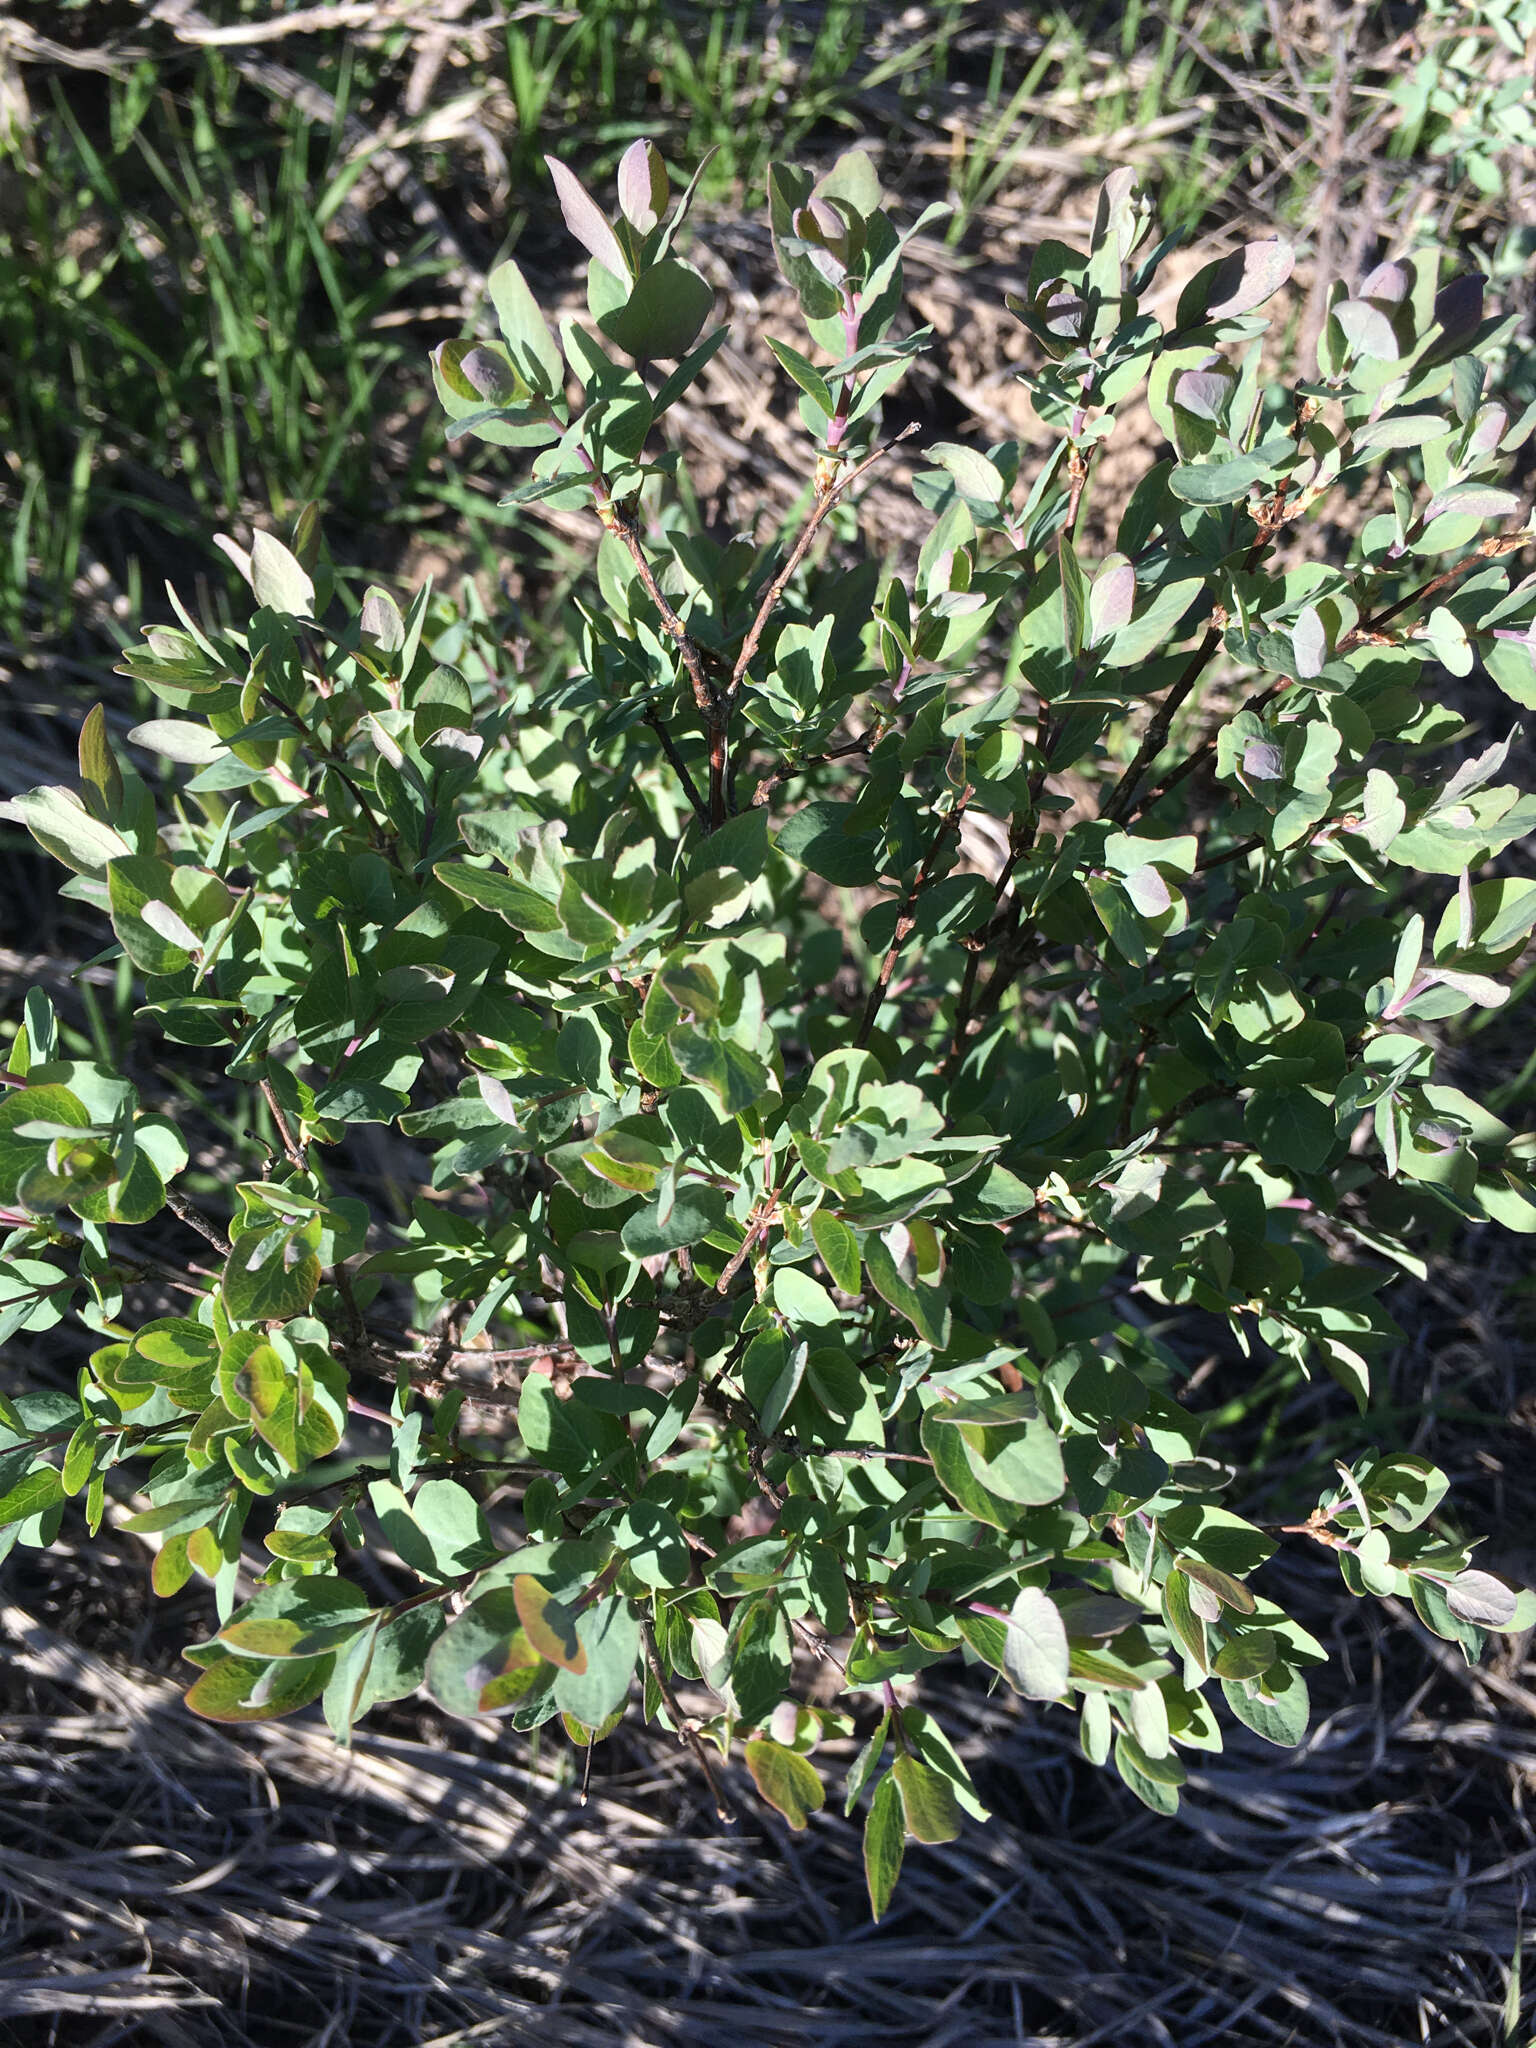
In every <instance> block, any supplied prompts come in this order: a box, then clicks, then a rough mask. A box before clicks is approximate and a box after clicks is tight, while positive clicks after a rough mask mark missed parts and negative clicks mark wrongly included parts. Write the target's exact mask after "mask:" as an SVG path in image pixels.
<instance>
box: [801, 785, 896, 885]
mask: <svg viewBox="0 0 1536 2048" xmlns="http://www.w3.org/2000/svg"><path fill="white" fill-rule="evenodd" d="M855 816H856V811H855V806H854V805H852V804H840V803H831V802H820V803H812V804H807V805H806V806H805V808H804V809H803V810H799V811H796V813H795V815H794V816H793V817H792V818H789V819H787V820H786V821H785V823H784V824H783V825H781V826H780V827H779V835H778V848H779V851H780V853H783V854H787V855H788V857H789V858H790V859H791V860H793V861H798V862H799V864H800V865H801V867H805V868H809V869H810V871H811V873H812V874H813V875H820V876H821V877H822V879H823V880H824V881H828V882H840V883H842V884H843V885H844V886H845V887H848V888H859V887H863V886H866V885H867V884H869V883H871V882H873V881H874V880H875V877H876V874H877V871H878V869H877V862H878V856H879V851H880V841H879V838H878V836H877V835H876V834H875V833H873V832H870V831H867V830H861V829H858V828H857V827H856V826H855V824H854V820H855ZM860 823H862V819H861V820H860Z"/></svg>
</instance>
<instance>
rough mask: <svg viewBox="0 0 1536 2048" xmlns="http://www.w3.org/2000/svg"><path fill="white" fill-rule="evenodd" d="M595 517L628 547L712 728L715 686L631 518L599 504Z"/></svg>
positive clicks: (695, 699)
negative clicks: (664, 590) (657, 577)
mask: <svg viewBox="0 0 1536 2048" xmlns="http://www.w3.org/2000/svg"><path fill="white" fill-rule="evenodd" d="M598 517H599V518H600V519H601V520H602V522H603V524H604V526H606V527H607V529H608V531H609V532H610V533H614V534H617V535H618V537H619V539H620V540H621V541H622V542H623V543H624V545H625V547H626V548H628V550H629V554H630V559H631V561H633V563H634V565H635V567H636V569H638V570H639V572H640V581H641V582H642V583H643V584H644V586H645V594H646V596H647V597H648V598H649V599H650V600H651V603H652V604H653V605H655V607H656V610H657V612H658V613H659V614H660V617H661V623H662V624H663V626H665V627H666V629H667V632H668V633H669V634H670V635H671V637H672V641H673V644H674V645H675V647H676V648H677V651H678V654H679V655H680V656H681V658H682V663H683V667H684V668H685V669H686V670H687V672H688V681H689V683H690V685H691V686H692V689H693V701H694V703H695V705H696V706H697V707H698V712H699V716H700V717H701V718H702V719H703V720H704V722H705V725H706V727H709V728H710V729H713V723H714V718H715V686H714V684H713V683H712V682H711V681H710V680H709V677H708V676H707V675H705V673H704V660H703V656H702V655H701V654H700V653H699V645H698V642H697V641H696V640H695V639H694V637H693V635H692V634H691V633H690V632H689V630H688V628H687V627H686V626H685V625H684V623H683V621H682V620H681V618H679V616H678V614H677V612H676V610H675V609H674V607H673V605H672V602H671V600H670V599H669V598H668V597H667V596H665V594H664V593H663V591H662V588H661V585H660V584H659V583H658V582H657V581H656V572H655V570H654V569H653V568H652V567H651V565H650V562H649V560H648V559H647V556H646V552H645V548H644V545H643V543H642V542H641V539H640V529H639V527H638V526H637V525H636V524H635V521H634V519H633V518H632V517H631V515H630V514H629V513H627V512H624V511H621V510H620V508H619V507H618V506H617V505H611V504H610V505H608V506H607V508H606V510H605V508H604V505H603V503H602V502H599V505H598Z"/></svg>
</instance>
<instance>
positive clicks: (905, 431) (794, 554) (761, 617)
mask: <svg viewBox="0 0 1536 2048" xmlns="http://www.w3.org/2000/svg"><path fill="white" fill-rule="evenodd" d="M917 431H918V428H917V425H916V423H915V422H914V424H913V425H912V426H910V427H903V428H902V430H901V432H900V433H899V434H897V435H896V436H895V438H894V439H893V440H890V441H887V442H886V443H885V445H884V447H882V448H876V449H873V450H872V451H871V452H870V453H869V454H868V455H866V456H865V457H864V460H863V461H862V462H856V463H855V464H854V466H853V468H852V469H850V470H846V471H845V472H844V473H843V474H842V475H841V476H839V477H836V478H834V479H832V480H830V481H829V482H828V484H827V486H826V488H825V489H824V490H821V491H819V492H818V493H817V497H816V502H815V504H814V505H813V506H812V507H811V509H810V512H809V513H808V514H807V516H806V521H805V524H804V526H802V527H801V529H800V536H799V538H798V539H797V540H796V542H795V544H794V546H793V547H792V548H791V549H790V551H789V557H788V560H787V561H786V562H785V564H784V566H783V568H782V569H780V571H779V573H778V575H777V576H775V577H774V579H773V581H772V582H771V583H770V584H769V586H768V588H767V591H766V592H765V593H764V596H763V601H762V603H761V604H760V605H759V606H758V608H757V616H756V617H755V618H754V619H753V621H752V623H751V625H750V626H749V627H748V628H747V637H746V638H745V639H744V640H743V641H742V643H741V652H740V653H739V654H738V655H737V657H736V665H735V667H734V668H733V669H732V670H731V680H730V683H729V684H728V685H727V688H726V693H725V694H726V699H727V702H732V701H734V699H735V696H736V693H737V691H738V690H739V689H740V688H741V686H742V683H743V682H744V681H745V680H746V674H747V670H748V669H749V668H750V667H751V665H752V657H753V655H754V654H756V652H757V650H758V646H759V644H760V642H761V640H762V637H763V634H764V633H765V631H766V630H767V627H768V621H769V620H770V619H771V618H772V617H773V614H774V611H775V609H776V608H777V606H778V602H779V599H780V598H781V597H782V596H783V595H784V592H785V591H786V590H787V589H788V588H789V583H790V579H791V577H792V576H793V575H794V573H795V571H796V570H797V569H798V568H799V566H800V564H801V563H802V562H803V561H804V560H805V557H806V554H807V552H808V550H809V548H810V545H811V542H812V541H813V540H814V539H815V538H816V535H817V532H818V530H819V529H820V526H821V522H822V521H823V520H824V519H825V518H826V516H827V514H828V513H829V512H830V511H831V510H832V507H833V506H834V505H835V504H836V503H837V502H838V500H839V499H840V498H841V497H842V496H843V494H844V492H845V491H848V490H850V489H851V488H852V487H853V485H854V484H856V483H857V482H858V480H859V478H860V477H861V476H863V475H865V473H866V472H867V471H869V470H871V469H873V468H874V466H875V464H876V463H877V462H883V461H884V459H885V457H886V456H887V455H889V454H890V452H891V450H892V449H893V448H895V447H896V446H897V444H898V443H899V442H902V441H905V440H906V439H907V437H908V435H910V434H915V433H916V432H917Z"/></svg>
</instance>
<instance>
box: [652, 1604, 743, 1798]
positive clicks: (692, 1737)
mask: <svg viewBox="0 0 1536 2048" xmlns="http://www.w3.org/2000/svg"><path fill="white" fill-rule="evenodd" d="M640 1641H641V1644H642V1645H643V1647H644V1650H645V1661H646V1663H647V1665H648V1666H649V1667H650V1673H651V1676H652V1678H654V1679H655V1681H656V1690H657V1691H658V1692H659V1693H660V1694H661V1701H662V1705H663V1706H664V1707H665V1708H666V1710H667V1712H668V1713H669V1714H670V1715H671V1717H672V1726H673V1727H674V1729H675V1730H676V1731H677V1739H678V1741H679V1742H681V1743H683V1744H684V1745H685V1747H686V1748H687V1749H688V1751H689V1752H690V1754H691V1755H692V1757H693V1760H694V1762H695V1763H696V1764H697V1765H698V1767H699V1769H700V1770H701V1771H702V1772H703V1773H704V1782H705V1784H706V1785H708V1787H709V1796H710V1798H711V1799H713V1800H714V1802H715V1818H716V1820H723V1821H725V1822H727V1823H728V1824H729V1823H730V1822H732V1821H734V1820H735V1818H736V1816H735V1814H734V1813H733V1812H732V1811H731V1806H730V1802H729V1800H727V1798H726V1796H725V1794H724V1793H723V1792H722V1791H721V1789H720V1785H719V1782H718V1780H717V1779H716V1777H715V1773H714V1770H713V1768H712V1766H711V1764H710V1761H709V1757H708V1754H707V1752H706V1751H705V1748H704V1745H703V1743H702V1742H701V1741H700V1740H699V1731H698V1730H697V1729H696V1728H695V1727H694V1725H693V1723H692V1721H691V1720H690V1719H689V1718H688V1716H687V1715H686V1714H685V1713H684V1712H683V1710H682V1708H681V1707H680V1706H679V1705H678V1703H677V1695H676V1694H675V1693H674V1692H673V1690H672V1684H671V1681H670V1679H669V1678H668V1677H667V1674H666V1672H665V1670H664V1669H663V1667H662V1662H661V1658H660V1657H659V1656H658V1655H657V1652H656V1637H655V1635H654V1634H653V1632H652V1629H651V1624H650V1623H649V1621H642V1622H641V1624H640Z"/></svg>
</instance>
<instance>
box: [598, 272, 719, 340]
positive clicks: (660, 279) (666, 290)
mask: <svg viewBox="0 0 1536 2048" xmlns="http://www.w3.org/2000/svg"><path fill="white" fill-rule="evenodd" d="M714 303H715V293H714V287H713V286H712V285H710V284H708V283H707V282H706V281H705V279H704V278H702V277H701V276H700V275H699V273H698V272H697V271H696V270H695V269H694V268H693V267H692V265H691V264H687V263H681V262H679V261H678V259H677V258H676V257H675V256H668V257H666V258H665V259H664V260H663V261H662V262H660V263H656V264H653V265H652V266H651V268H650V269H649V270H647V271H646V272H645V273H644V274H643V275H642V276H641V278H640V279H639V281H638V283H637V284H636V285H635V287H634V289H633V290H632V291H631V293H630V294H629V297H628V298H627V299H626V300H625V302H624V304H623V305H622V306H620V307H618V308H617V309H616V310H615V311H613V312H611V313H605V314H603V315H602V317H601V318H600V319H599V321H598V323H597V324H598V326H599V327H600V328H601V329H602V331H603V333H604V334H606V335H607V337H608V339H609V340H610V341H614V342H617V343H618V345H619V347H620V348H621V349H623V351H624V353H625V354H626V355H629V356H633V357H634V358H635V360H636V361H637V362H655V361H656V360H657V359H658V358H665V359H666V360H667V361H669V362H670V361H671V360H672V359H673V358H674V357H677V356H683V355H686V354H687V353H688V351H689V349H690V348H692V346H693V344H694V343H695V341H697V340H698V338H699V333H700V330H701V329H702V328H703V325H704V322H705V321H706V320H707V319H708V318H709V313H710V308H711V307H712V306H713V305H714Z"/></svg>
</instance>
